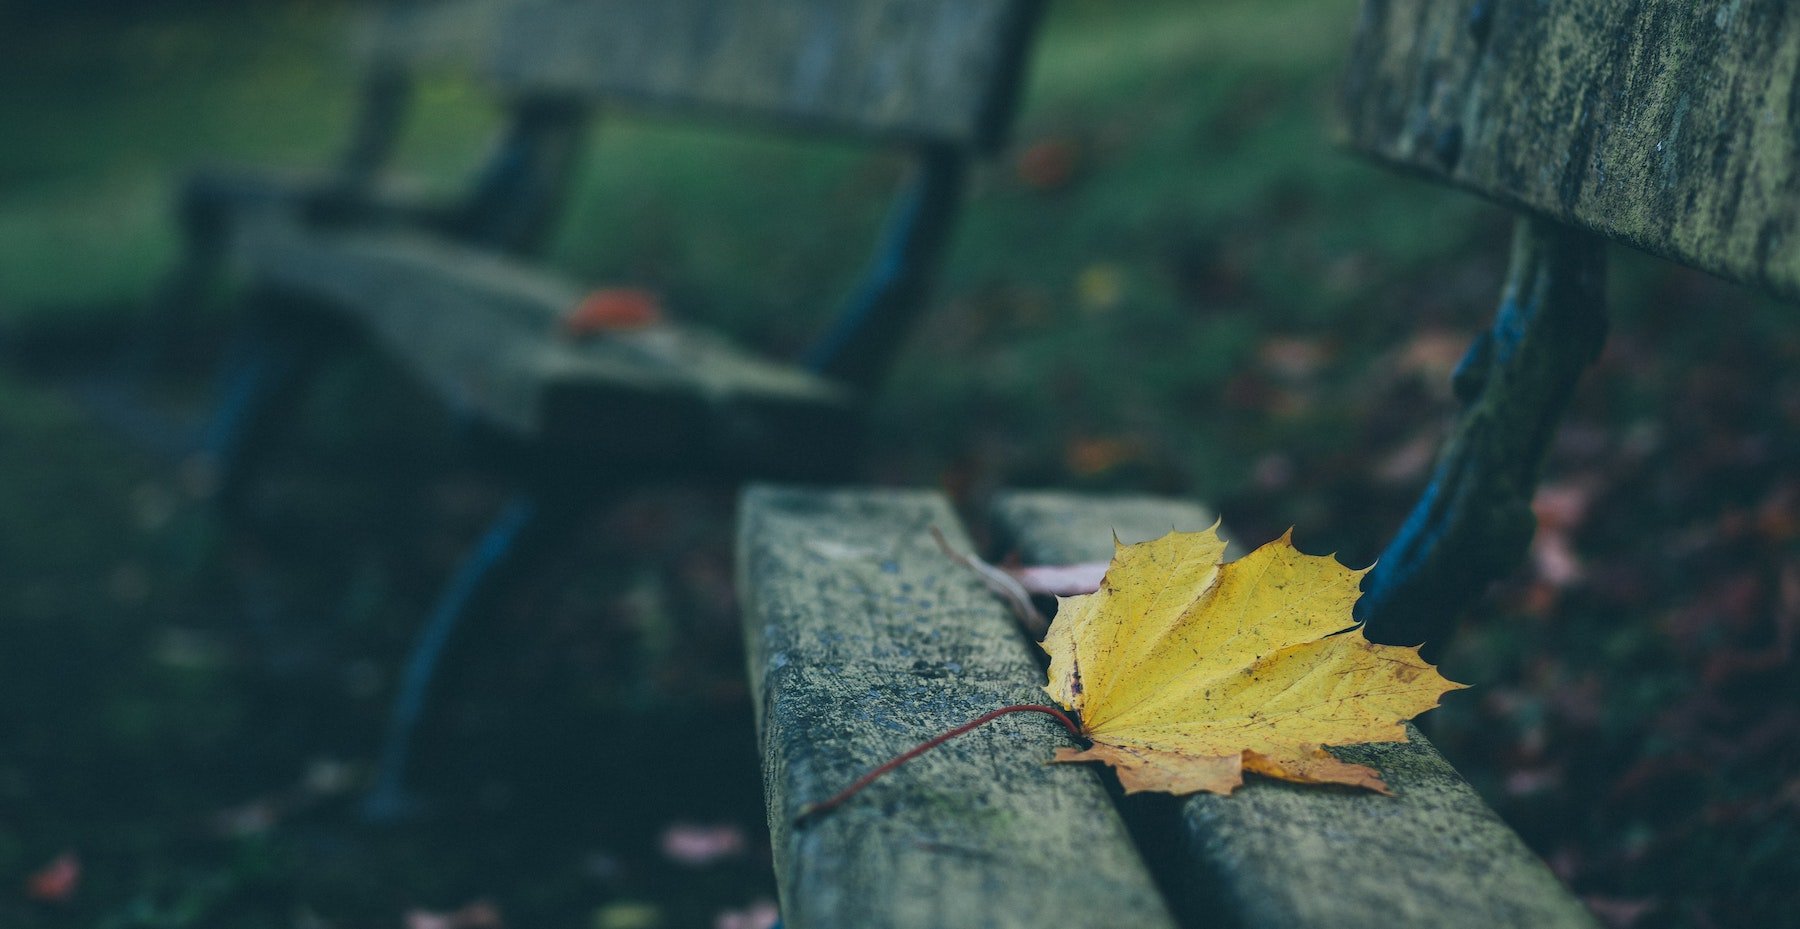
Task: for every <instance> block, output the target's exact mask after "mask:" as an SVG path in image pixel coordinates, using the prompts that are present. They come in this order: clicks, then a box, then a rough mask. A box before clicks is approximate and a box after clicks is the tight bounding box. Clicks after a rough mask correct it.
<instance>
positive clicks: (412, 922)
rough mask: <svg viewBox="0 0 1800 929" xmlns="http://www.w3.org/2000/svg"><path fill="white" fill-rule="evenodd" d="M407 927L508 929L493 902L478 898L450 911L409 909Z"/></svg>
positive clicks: (418, 928)
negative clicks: (435, 911)
mask: <svg viewBox="0 0 1800 929" xmlns="http://www.w3.org/2000/svg"><path fill="white" fill-rule="evenodd" d="M406 929H506V920H505V919H503V918H501V916H500V908H499V907H497V906H495V905H494V904H493V903H492V902H490V901H487V900H476V901H475V902H473V903H470V904H468V905H467V906H464V907H463V908H461V909H459V910H454V911H452V912H449V913H433V912H431V911H429V910H409V911H407V914H406Z"/></svg>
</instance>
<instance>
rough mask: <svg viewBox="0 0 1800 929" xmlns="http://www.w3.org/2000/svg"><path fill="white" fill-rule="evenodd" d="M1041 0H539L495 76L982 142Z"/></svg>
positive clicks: (546, 87) (510, 37)
mask: <svg viewBox="0 0 1800 929" xmlns="http://www.w3.org/2000/svg"><path fill="white" fill-rule="evenodd" d="M1040 5H1041V3H1040V0H856V2H845V0H730V2H720V0H658V2H655V3H644V2H642V0H534V2H528V3H522V4H519V5H518V6H517V7H516V8H515V9H513V10H511V11H509V14H508V18H507V25H506V28H505V29H504V30H503V31H502V32H501V33H500V39H501V41H500V45H499V47H498V49H497V50H496V52H495V59H494V62H493V65H494V74H495V76H496V77H497V78H498V79H499V80H500V81H501V82H502V83H504V84H506V85H509V86H511V87H514V88H516V89H519V90H522V91H524V92H528V93H551V94H567V95H577V96H583V97H588V96H601V97H607V98H616V99H622V100H626V101H636V102H640V103H646V104H655V105H663V106H681V107H701V108H706V109H716V110H722V111H729V112H735V113H740V114H744V115H746V116H752V117H757V118H760V119H763V120H765V121H767V120H775V121H786V122H790V123H796V124H801V125H808V126H814V127H819V128H825V129H832V130H840V131H850V132H855V133H863V134H871V135H877V136H900V137H910V138H919V139H929V140H936V141H943V142H951V143H960V144H976V145H985V144H989V143H992V142H993V141H994V139H993V134H994V130H995V129H996V128H997V127H998V126H1000V125H1003V124H1004V123H1005V121H1006V119H1005V117H1006V115H1007V114H1008V112H1009V111H1010V110H1011V108H1012V105H1013V98H1014V96H1015V94H1016V92H1017V86H1018V74H1019V71H1020V70H1021V63H1022V58H1023V56H1024V54H1025V48H1026V39H1027V37H1028V33H1029V31H1030V29H1031V26H1032V25H1033V23H1034V22H1035V20H1036V17H1037V12H1038V8H1039V7H1040Z"/></svg>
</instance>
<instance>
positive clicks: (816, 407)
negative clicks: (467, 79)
mask: <svg viewBox="0 0 1800 929" xmlns="http://www.w3.org/2000/svg"><path fill="white" fill-rule="evenodd" d="M244 239H245V247H244V249H243V251H244V253H245V256H246V258H247V260H248V262H249V264H250V270H251V273H252V275H253V277H254V278H255V279H256V280H257V281H258V282H259V283H260V284H261V285H263V286H272V287H274V288H276V289H277V290H279V291H280V292H281V293H283V294H286V295H292V296H297V297H301V298H304V299H307V300H309V301H310V302H313V303H316V304H318V305H320V306H321V307H324V308H326V309H328V310H330V311H332V312H335V313H339V314H342V315H344V316H346V317H348V318H349V319H351V320H352V321H353V322H354V323H356V324H357V325H358V326H359V327H361V328H364V329H366V330H368V331H370V332H372V333H373V334H374V335H375V336H376V337H377V338H378V340H379V341H380V343H381V344H382V345H383V347H384V348H385V349H387V351H388V352H389V353H390V354H392V355H394V356H395V357H397V358H398V359H400V360H401V361H402V362H403V363H404V365H405V367H406V368H407V369H408V370H410V371H411V372H412V373H413V374H415V375H416V376H417V377H418V378H419V379H420V380H421V381H423V382H424V383H425V384H426V385H427V386H429V387H430V388H432V389H433V390H435V391H436V392H437V393H439V394H440V395H441V396H442V397H443V399H444V400H445V401H446V402H448V403H449V404H450V405H452V406H453V407H454V408H456V409H460V410H464V411H467V412H468V413H470V414H472V415H474V416H476V417H478V418H479V419H480V420H481V421H483V422H484V423H486V424H488V425H490V426H492V427H494V428H496V429H499V430H501V431H503V432H504V433H507V434H510V435H513V436H515V437H517V438H518V439H520V440H522V441H526V442H529V443H532V444H536V445H544V446H548V447H551V448H561V449H567V450H572V451H581V452H584V453H590V454H593V455H596V456H599V457H600V460H601V461H602V462H603V463H612V464H616V465H619V466H621V467H646V466H655V467H658V468H667V469H672V470H681V469H686V468H696V469H701V470H725V471H730V470H734V469H738V468H744V467H751V466H757V467H762V468H764V469H767V468H771V467H776V468H782V469H783V473H799V474H807V473H818V472H817V470H816V469H815V467H814V466H816V465H819V464H821V463H829V461H831V460H835V458H834V457H833V456H835V457H837V458H841V457H842V456H843V454H844V449H845V447H846V445H847V444H848V443H849V442H850V431H851V429H852V428H853V425H854V416H853V415H852V413H853V410H852V408H851V402H850V399H849V398H848V397H847V396H846V395H845V394H844V393H843V392H842V391H841V390H840V389H838V388H836V387H835V386H833V385H831V384H829V383H827V382H825V381H822V380H820V379H819V378H817V377H814V376H812V375H810V374H808V373H806V372H805V371H802V370H800V369H798V368H795V367H791V366H787V365H782V364H777V363H774V362H770V361H765V360H762V359H760V358H757V357H756V356H754V355H751V354H749V353H747V352H744V351H742V350H741V349H738V348H736V347H735V346H733V345H732V344H731V343H729V342H727V341H726V340H724V339H723V338H721V337H719V336H717V335H714V334H712V333H710V332H707V331H703V330H699V329H694V328H690V327H684V326H678V325H671V324H659V325H656V326H652V327H648V328H644V329H637V330H631V331H619V332H609V333H603V334H599V335H594V336H587V337H573V336H570V335H566V334H565V333H564V331H563V327H562V319H563V317H564V316H565V314H567V313H569V312H570V311H571V310H573V309H574V308H575V307H576V305H577V304H578V303H580V301H581V298H582V291H581V290H580V289H579V288H577V287H575V286H574V285H572V284H570V283H567V282H565V281H563V280H560V279H558V278H556V277H554V276H551V275H545V274H542V273H538V272H535V271H531V270H529V269H527V268H524V267H522V266H520V265H517V264H515V263H512V262H510V261H507V260H505V259H503V258H500V257H497V256H495V255H492V254H489V253H486V252H482V251H478V250H475V249H469V248H463V247H458V246H453V245H449V244H446V243H443V242H439V241H436V240H433V239H429V238H425V237H420V236H410V235H404V234H397V233H396V234H354V235H335V236H334V235H329V234H324V233H315V232H308V231H304V230H298V229H294V228H292V227H289V226H286V225H285V224H269V225H265V226H261V227H259V228H258V229H257V230H255V231H254V232H252V233H250V234H247V235H246V236H245V237H244ZM784 462H785V463H787V465H784V464H783V463H784ZM790 466H791V467H790Z"/></svg>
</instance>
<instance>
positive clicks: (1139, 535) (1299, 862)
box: [994, 493, 1595, 929]
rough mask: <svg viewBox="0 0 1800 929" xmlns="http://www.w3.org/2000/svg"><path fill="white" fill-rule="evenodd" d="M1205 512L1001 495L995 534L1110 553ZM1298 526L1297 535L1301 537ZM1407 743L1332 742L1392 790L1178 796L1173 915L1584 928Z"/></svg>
mask: <svg viewBox="0 0 1800 929" xmlns="http://www.w3.org/2000/svg"><path fill="white" fill-rule="evenodd" d="M1213 518H1214V517H1213V515H1212V514H1211V513H1210V512H1208V511H1207V510H1206V509H1204V508H1203V507H1199V506H1195V505H1192V504H1187V503H1183V502H1180V501H1174V500H1163V501H1150V500H1146V499H1144V498H1130V499H1126V500H1107V499H1105V498H1088V497H1080V496H1075V495H1055V494H1041V493H1039V494H1020V495H1011V496H1004V495H1003V496H1002V497H1001V498H999V499H998V500H997V501H996V503H995V505H994V520H995V522H996V534H997V535H998V536H999V537H1002V538H1005V539H1010V540H1012V542H1013V543H1014V544H1015V545H1016V546H1017V548H1018V549H1019V551H1020V552H1021V553H1022V555H1023V557H1024V558H1025V559H1026V561H1027V563H1032V562H1037V561H1039V560H1040V559H1044V560H1046V561H1049V562H1050V563H1058V562H1064V563H1066V562H1075V561H1091V560H1096V559H1099V558H1105V557H1108V556H1109V554H1110V552H1111V550H1112V533H1113V532H1115V531H1116V532H1118V534H1119V536H1120V537H1121V538H1124V539H1145V538H1154V537H1157V536H1160V535H1162V534H1163V533H1165V532H1167V531H1169V529H1170V528H1176V529H1181V530H1184V531H1191V530H1195V529H1204V528H1206V527H1207V526H1209V525H1211V524H1212V522H1213ZM1304 542H1305V540H1304V538H1302V539H1301V543H1302V546H1303V547H1304ZM1408 731H1409V733H1410V736H1411V738H1412V741H1411V742H1406V743H1385V744H1376V745H1360V746H1352V747H1346V748H1343V749H1338V750H1336V751H1337V754H1339V755H1340V756H1341V757H1343V758H1344V759H1346V760H1348V761H1354V762H1357V763H1360V764H1368V765H1373V766H1375V767H1376V768H1379V769H1380V770H1381V771H1382V773H1383V774H1384V775H1385V776H1386V779H1387V781H1388V783H1389V784H1390V785H1391V786H1392V787H1393V788H1394V790H1395V792H1396V793H1397V794H1398V796H1395V797H1382V796H1378V795H1374V794H1365V793H1351V792H1348V791H1340V790H1334V789H1321V788H1316V787H1302V786H1299V785H1295V784H1287V783H1281V782H1276V781H1270V780H1264V779H1260V778H1252V779H1250V780H1249V781H1248V782H1247V783H1246V784H1245V785H1244V786H1243V787H1242V788H1239V789H1238V790H1237V791H1236V792H1235V793H1234V794H1233V795H1232V796H1229V797H1218V796H1212V795H1209V794H1199V795H1196V796H1193V797H1190V798H1188V799H1187V800H1185V801H1184V802H1183V803H1182V805H1181V807H1180V810H1181V812H1180V816H1181V819H1182V823H1181V826H1182V829H1183V830H1184V831H1185V832H1186V835H1187V839H1188V841H1187V846H1188V855H1189V861H1188V862H1187V863H1186V864H1185V865H1184V866H1183V867H1184V870H1185V873H1186V874H1187V875H1188V876H1189V878H1190V879H1189V881H1187V882H1186V883H1188V884H1189V885H1190V887H1191V888H1192V889H1193V890H1194V895H1193V897H1192V898H1191V899H1187V900H1184V901H1182V908H1183V911H1184V912H1183V915H1185V916H1187V917H1188V918H1189V921H1190V922H1194V923H1195V924H1200V923H1201V922H1202V921H1203V920H1209V916H1212V917H1216V915H1217V914H1219V913H1229V914H1233V915H1234V916H1235V922H1236V924H1239V925H1244V926H1284V927H1314V926H1316V927H1333V929H1338V927H1356V929H1363V927H1366V929H1396V927H1414V926H1416V927H1434V929H1435V927H1440V926H1463V927H1474V929H1481V927H1496V929H1497V927H1506V929H1530V927H1538V929H1547V927H1564V926H1566V927H1592V926H1594V925H1595V923H1594V921H1593V919H1592V918H1591V917H1590V916H1589V915H1588V914H1587V912H1586V911H1585V910H1584V909H1583V908H1582V906H1581V904H1580V903H1579V902H1577V901H1576V900H1575V898H1574V897H1573V896H1571V895H1570V894H1569V892H1568V891H1567V890H1566V889H1565V888H1564V887H1563V886H1562V885H1561V884H1560V883H1559V882H1558V881H1557V880H1556V878H1555V876H1553V875H1552V874H1551V873H1550V870H1549V869H1548V868H1547V867H1545V866H1544V864H1543V862H1541V861H1539V860H1538V859H1537V857H1536V856H1534V855H1533V854H1531V851H1530V850H1529V849H1527V848H1526V847H1525V845H1524V843H1523V842H1522V841H1520V839H1519V838H1518V836H1517V835H1515V834H1514V833H1513V832H1512V830H1511V829H1509V828H1507V826H1506V824H1505V823H1502V822H1501V821H1500V819H1499V817H1497V816H1495V815H1494V813H1493V812H1492V811H1491V810H1489V809H1488V808H1487V805H1486V804H1484V803H1482V801H1481V798H1480V797H1478V796H1477V795H1476V794H1475V792H1474V791H1473V790H1472V789H1471V788H1470V787H1469V785H1468V784H1467V783H1465V782H1464V781H1463V779H1462V778H1461V777H1460V776H1458V775H1457V773H1456V772H1455V771H1454V770H1453V769H1451V767H1450V765H1449V764H1448V763H1446V762H1445V761H1444V759H1443V758H1442V756H1440V755H1439V754H1438V753H1437V750H1436V749H1434V748H1432V747H1431V744H1430V743H1429V742H1427V741H1426V740H1425V737H1424V736H1422V735H1420V734H1419V733H1418V731H1417V730H1415V729H1411V727H1410V726H1409V730H1408Z"/></svg>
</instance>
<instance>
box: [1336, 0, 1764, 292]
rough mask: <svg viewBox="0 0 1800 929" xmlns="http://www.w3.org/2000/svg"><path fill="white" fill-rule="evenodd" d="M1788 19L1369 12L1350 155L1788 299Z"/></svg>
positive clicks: (1672, 9)
mask: <svg viewBox="0 0 1800 929" xmlns="http://www.w3.org/2000/svg"><path fill="white" fill-rule="evenodd" d="M1797 82H1800V4H1795V3H1792V2H1791V0H1557V2H1551V3H1545V2H1537V0H1367V2H1365V4H1364V6H1363V12H1362V21H1361V23H1360V24H1359V26H1358V30H1357V37H1356V41H1355V46H1354V51H1353V53H1352V58H1351V64H1350V69H1349V79H1348V81H1347V84H1346V88H1345V101H1344V102H1345V114H1346V121H1347V125H1346V127H1345V128H1346V131H1347V135H1348V141H1349V144H1350V145H1351V146H1352V147H1353V148H1355V149H1357V150H1359V151H1361V152H1363V153H1366V154H1368V155H1371V156H1373V157H1375V158H1377V159H1379V160H1382V161H1385V162H1388V163H1391V164H1394V165H1399V166H1402V167H1404V168H1407V169H1410V170H1413V171H1417V172H1422V173H1424V174H1426V175H1429V176H1432V177H1436V178H1439V179H1441V180H1444V181H1447V182H1450V183H1453V184H1456V185H1459V186H1462V187H1465V188H1469V189H1472V190H1474V191H1476V192H1479V193H1481V194H1484V195H1486V196H1489V197H1491V198H1494V199H1496V200H1498V201H1501V202H1502V203H1505V204H1507V205H1509V206H1515V207H1519V208H1523V209H1526V210H1530V211H1534V212H1537V213H1539V214H1542V215H1545V216H1548V217H1550V218H1552V219H1555V220H1558V221H1560V222H1563V223H1567V224H1569V225H1573V226H1577V227H1580V228H1584V229H1588V230H1591V231H1593V232H1596V233H1599V234H1601V235H1605V236H1608V237H1610V238H1613V239H1617V240H1620V241H1623V242H1626V243H1629V244H1631V245H1635V246H1637V247H1639V248H1643V249H1645V250H1648V251H1651V252H1654V253H1657V254H1661V255H1664V256H1666V257H1669V258H1672V259H1675V260H1677V261H1681V262H1683V263H1686V264H1690V265H1693V266H1696V267H1699V268H1702V269H1704V270H1707V271H1711V272H1713V273H1716V274H1720V275H1722V276H1725V277H1729V278H1733V279H1736V280H1740V281H1744V282H1747V283H1751V284H1754V285H1757V286H1760V287H1763V288H1766V289H1768V290H1770V291H1772V292H1775V293H1777V294H1780V295H1782V296H1785V297H1788V298H1800V83H1797Z"/></svg>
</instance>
